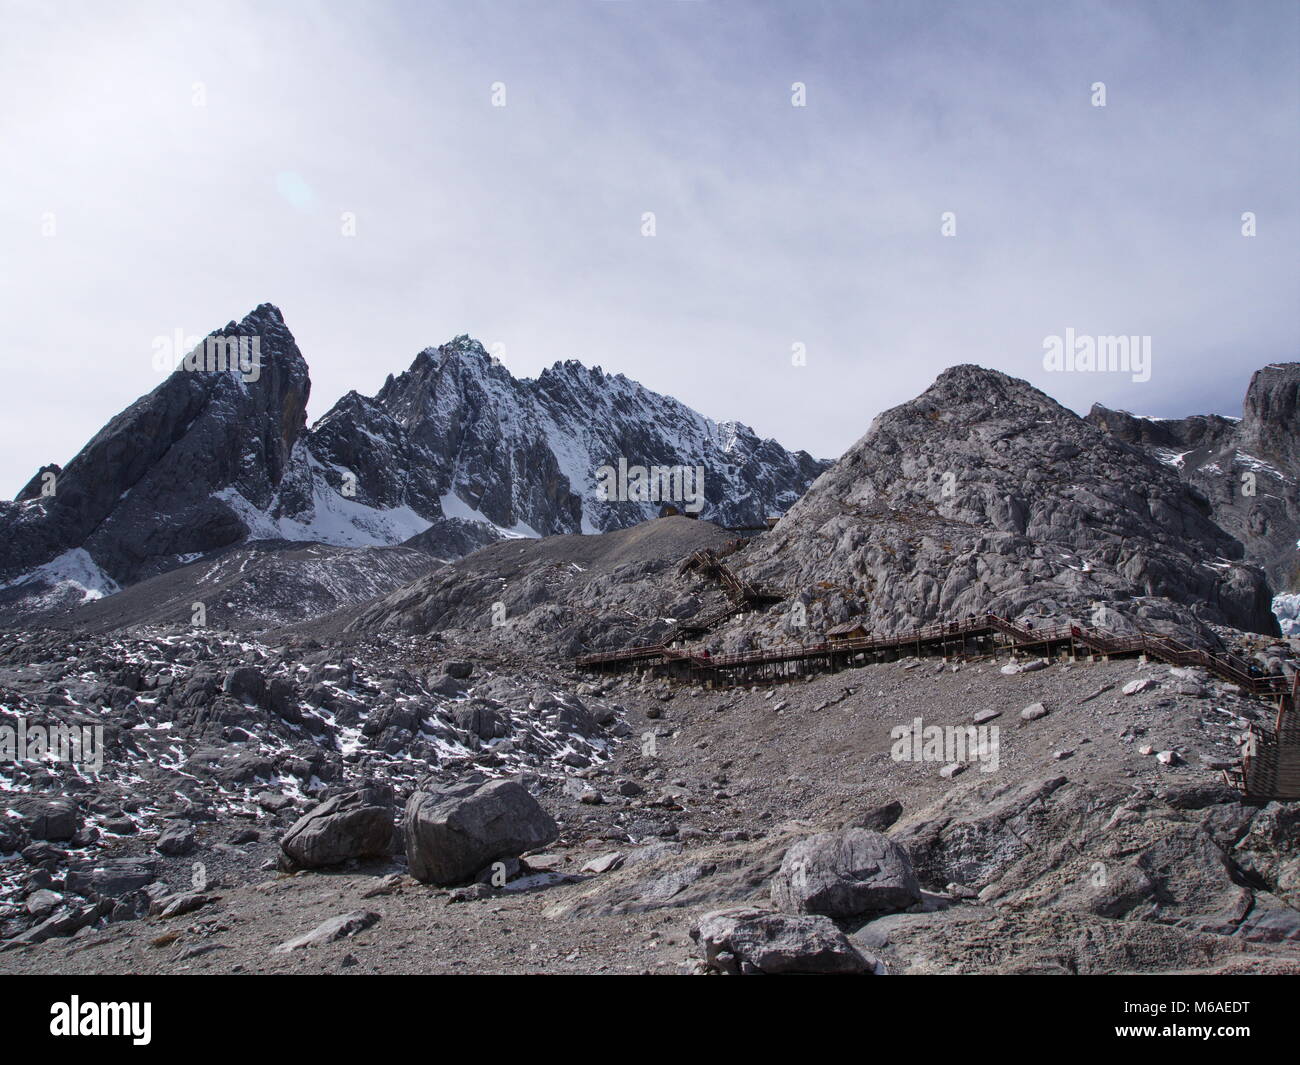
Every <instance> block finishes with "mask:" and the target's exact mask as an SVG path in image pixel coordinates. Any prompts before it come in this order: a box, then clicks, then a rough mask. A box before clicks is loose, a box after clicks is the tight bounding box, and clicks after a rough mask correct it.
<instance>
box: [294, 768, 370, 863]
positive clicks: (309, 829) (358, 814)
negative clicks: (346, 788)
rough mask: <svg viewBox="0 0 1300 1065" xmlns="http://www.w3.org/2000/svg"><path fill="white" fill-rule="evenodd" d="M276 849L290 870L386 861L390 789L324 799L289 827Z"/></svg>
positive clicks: (351, 793) (368, 790)
mask: <svg viewBox="0 0 1300 1065" xmlns="http://www.w3.org/2000/svg"><path fill="white" fill-rule="evenodd" d="M280 850H281V852H282V857H281V862H282V864H283V865H285V866H287V867H289V868H291V869H319V868H323V867H325V866H330V865H338V864H339V863H340V862H345V861H347V860H349V859H350V858H386V857H387V856H388V855H389V854H391V853H392V850H393V793H392V790H391V789H389V788H386V787H380V786H374V787H367V788H360V789H358V790H357V791H350V792H346V793H345V794H342V795H336V796H334V797H333V798H331V799H327V800H326V801H325V802H323V803H321V805H319V806H317V807H316V808H315V809H314V810H311V811H309V812H308V813H306V814H305V815H303V816H302V817H301V818H299V819H298V821H296V822H295V823H294V824H293V826H292V827H291V828H290V829H289V831H288V832H286V833H285V834H284V837H283V838H282V839H281V840H280Z"/></svg>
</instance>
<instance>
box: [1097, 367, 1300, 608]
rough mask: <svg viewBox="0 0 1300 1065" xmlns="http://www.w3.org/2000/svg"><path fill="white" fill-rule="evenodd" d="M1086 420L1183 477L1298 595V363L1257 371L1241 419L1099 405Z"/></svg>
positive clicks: (1272, 575) (1278, 584) (1275, 582)
mask: <svg viewBox="0 0 1300 1065" xmlns="http://www.w3.org/2000/svg"><path fill="white" fill-rule="evenodd" d="M1088 421H1089V422H1091V423H1092V424H1093V425H1096V426H1097V427H1098V428H1100V429H1102V430H1104V431H1105V432H1107V433H1109V434H1110V435H1112V436H1113V437H1115V438H1116V439H1118V440H1121V441H1123V442H1124V443H1126V444H1130V445H1132V446H1134V447H1138V448H1141V449H1142V450H1143V451H1145V452H1147V453H1148V454H1149V455H1151V456H1153V457H1154V458H1155V459H1157V460H1158V461H1159V462H1161V463H1163V464H1164V465H1166V466H1167V467H1168V468H1169V469H1170V470H1172V471H1173V472H1174V473H1176V474H1177V475H1178V476H1179V477H1181V478H1182V479H1183V480H1184V481H1186V482H1187V484H1188V485H1189V486H1191V488H1192V490H1193V492H1194V493H1195V494H1196V496H1197V497H1198V498H1202V499H1204V500H1205V501H1206V504H1207V505H1208V507H1209V512H1210V515H1211V516H1212V517H1213V519H1214V521H1215V523H1216V524H1218V525H1219V526H1220V527H1221V528H1223V529H1224V530H1226V531H1227V532H1229V533H1231V534H1232V535H1233V536H1234V537H1236V538H1237V539H1238V540H1240V541H1241V542H1242V543H1243V544H1244V545H1245V547H1246V555H1247V557H1248V558H1249V559H1251V560H1252V561H1254V562H1256V563H1258V564H1259V565H1260V566H1262V567H1263V568H1264V570H1265V572H1266V573H1267V574H1268V577H1269V581H1270V583H1271V584H1272V586H1273V588H1274V590H1275V591H1277V592H1279V593H1291V594H1294V593H1296V592H1300V363H1297V362H1288V363H1277V364H1274V365H1272V366H1266V367H1264V368H1263V369H1262V370H1258V371H1256V372H1255V373H1254V374H1253V375H1252V376H1251V379H1250V387H1249V388H1248V389H1247V391H1246V399H1245V402H1244V404H1243V406H1242V417H1241V419H1240V420H1233V419H1231V418H1224V417H1220V416H1219V415H1214V414H1211V415H1194V416H1192V417H1189V418H1145V417H1138V416H1135V415H1133V414H1129V413H1128V412H1127V411H1115V410H1109V409H1107V408H1106V407H1103V406H1101V405H1100V404H1098V405H1096V406H1094V407H1093V408H1092V410H1091V412H1090V413H1089V414H1088ZM1279 613H1281V611H1279ZM1293 613H1294V612H1293Z"/></svg>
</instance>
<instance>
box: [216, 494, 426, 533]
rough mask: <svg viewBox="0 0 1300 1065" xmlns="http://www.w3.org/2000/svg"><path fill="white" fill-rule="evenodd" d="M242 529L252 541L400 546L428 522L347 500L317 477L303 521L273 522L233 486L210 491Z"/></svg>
mask: <svg viewBox="0 0 1300 1065" xmlns="http://www.w3.org/2000/svg"><path fill="white" fill-rule="evenodd" d="M213 498H214V499H219V500H221V501H222V502H223V503H225V504H226V505H227V506H228V507H230V509H231V510H233V511H234V512H235V514H236V516H237V517H238V518H239V520H240V521H242V522H243V523H244V525H245V526H246V527H247V529H248V537H249V539H253V540H295V541H314V542H316V543H322V544H331V545H333V546H335V547H381V546H386V545H391V544H400V543H402V542H403V541H405V540H409V539H410V538H411V537H412V536H415V535H416V534H417V533H422V532H424V530H425V529H427V528H429V527H430V526H431V525H432V524H433V522H431V521H429V520H428V519H427V518H422V517H421V516H420V515H419V514H417V513H416V512H415V511H414V510H412V509H411V508H410V507H409V506H406V505H405V504H403V505H402V506H400V507H387V508H385V507H372V506H368V505H367V504H365V503H360V502H358V501H357V500H355V499H347V498H345V497H344V496H342V495H340V494H339V493H338V492H335V491H333V490H332V489H330V487H329V486H328V485H327V484H325V483H324V482H323V480H321V479H315V478H314V479H313V485H312V510H311V517H310V518H309V519H307V520H305V521H300V520H297V519H295V518H284V517H281V518H276V517H274V516H273V515H272V514H271V513H269V512H268V511H265V510H260V509H259V508H258V507H256V506H254V505H253V504H252V503H251V502H249V501H248V500H247V499H245V498H244V496H243V495H241V494H240V493H239V491H238V490H237V489H235V488H223V489H221V490H220V491H217V492H214V493H213Z"/></svg>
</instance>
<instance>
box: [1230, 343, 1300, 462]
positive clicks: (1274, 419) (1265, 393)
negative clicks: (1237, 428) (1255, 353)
mask: <svg viewBox="0 0 1300 1065" xmlns="http://www.w3.org/2000/svg"><path fill="white" fill-rule="evenodd" d="M1241 443H1242V446H1243V447H1245V448H1246V449H1247V450H1248V451H1252V452H1253V453H1254V454H1256V455H1259V456H1260V457H1262V458H1271V459H1273V460H1275V461H1278V462H1283V463H1288V464H1292V465H1294V464H1295V463H1296V461H1297V460H1298V459H1300V362H1279V363H1274V364H1272V365H1271V366H1265V367H1264V368H1263V369H1262V370H1256V371H1255V373H1254V374H1252V375H1251V378H1250V387H1249V388H1247V390H1246V401H1245V403H1244V404H1243V405H1242V418H1241Z"/></svg>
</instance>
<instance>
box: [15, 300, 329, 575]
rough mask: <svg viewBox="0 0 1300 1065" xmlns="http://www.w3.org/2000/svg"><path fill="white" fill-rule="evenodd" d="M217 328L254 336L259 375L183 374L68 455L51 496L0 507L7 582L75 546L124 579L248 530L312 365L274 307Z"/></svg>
mask: <svg viewBox="0 0 1300 1065" xmlns="http://www.w3.org/2000/svg"><path fill="white" fill-rule="evenodd" d="M213 335H214V336H215V337H222V338H246V339H247V342H248V343H249V344H251V342H252V340H253V339H256V340H257V341H258V343H259V348H260V357H261V362H260V370H259V373H258V376H257V379H256V380H255V381H254V380H245V379H243V378H242V377H241V375H240V374H239V373H238V372H237V371H234V372H231V371H220V370H215V369H214V370H206V369H203V370H192V371H191V370H185V369H178V370H176V371H175V372H173V373H172V374H171V375H170V376H169V377H167V378H166V379H165V380H164V381H163V382H162V384H160V385H159V386H158V387H157V388H155V389H154V390H153V391H152V392H150V393H149V394H148V395H147V396H144V397H142V398H140V399H138V400H136V402H135V403H133V404H132V405H131V406H130V407H128V408H127V409H126V410H124V411H123V412H122V413H121V414H119V415H117V417H115V418H114V419H112V421H110V422H109V423H108V424H107V425H106V426H104V428H103V429H101V430H100V431H99V433H98V434H96V436H95V437H94V438H93V439H92V440H91V441H90V442H89V443H88V444H87V445H86V446H85V447H84V448H82V449H81V451H80V452H78V454H77V455H76V456H75V457H74V458H73V459H72V460H71V461H70V462H68V464H67V466H66V467H64V469H63V470H62V471H61V472H60V473H59V475H58V478H57V483H56V487H55V491H54V494H52V495H48V496H43V495H39V494H37V495H35V496H32V489H31V488H30V487H29V488H27V489H24V492H23V493H21V495H22V496H24V497H25V498H22V500H21V501H17V502H14V503H0V529H3V531H4V538H5V540H6V551H5V555H4V560H3V571H2V572H0V581H4V580H11V579H13V578H15V577H18V576H20V575H23V574H25V573H28V572H30V571H31V570H32V569H33V568H34V567H38V566H41V565H43V564H46V563H51V562H54V561H55V560H56V559H59V558H61V557H63V556H64V555H65V553H67V552H70V551H77V550H80V551H84V552H85V555H86V556H88V558H87V557H85V556H81V562H82V564H83V568H87V567H88V568H90V569H97V570H98V571H99V572H100V576H101V578H106V579H107V582H111V583H115V584H117V585H121V584H126V583H129V582H132V581H135V580H139V579H141V578H142V577H146V576H149V575H151V574H153V573H157V572H161V571H162V570H164V569H168V568H171V567H172V566H175V565H177V564H178V563H179V560H180V559H182V558H183V557H184V556H186V555H192V554H199V553H203V552H207V551H212V550H214V549H216V548H221V547H225V546H227V545H230V544H233V543H235V542H236V541H238V540H241V539H243V538H244V537H245V536H247V534H248V529H247V527H246V525H245V524H244V521H243V520H242V518H241V516H240V509H241V507H243V506H244V505H249V506H252V507H255V508H261V507H268V506H270V505H271V504H272V501H273V498H274V495H275V491H276V487H277V486H278V485H279V482H280V480H281V478H282V477H283V476H284V473H285V471H286V469H287V468H288V465H289V460H290V454H291V452H292V450H293V447H294V444H295V442H296V441H297V439H298V436H299V434H300V433H301V431H302V429H303V426H304V423H305V411H306V407H307V395H308V392H309V390H310V384H309V382H308V380H307V364H306V363H305V362H304V361H303V358H302V355H301V354H300V353H299V351H298V347H297V345H296V344H295V343H294V340H293V336H292V335H291V334H290V333H289V330H288V329H287V328H285V325H284V321H283V319H282V318H281V316H280V312H279V311H278V310H277V309H276V308H274V307H272V306H270V305H269V304H263V305H262V306H260V307H258V308H257V309H256V310H255V311H253V312H252V313H251V314H249V315H247V316H246V317H245V318H244V319H243V320H242V321H241V322H239V323H235V322H231V323H230V324H229V325H227V326H226V327H225V328H223V329H221V330H218V331H217V332H216V333H215V334H213ZM65 561H67V562H69V563H71V562H74V561H76V560H75V559H68V560H65ZM111 583H110V587H111Z"/></svg>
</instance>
